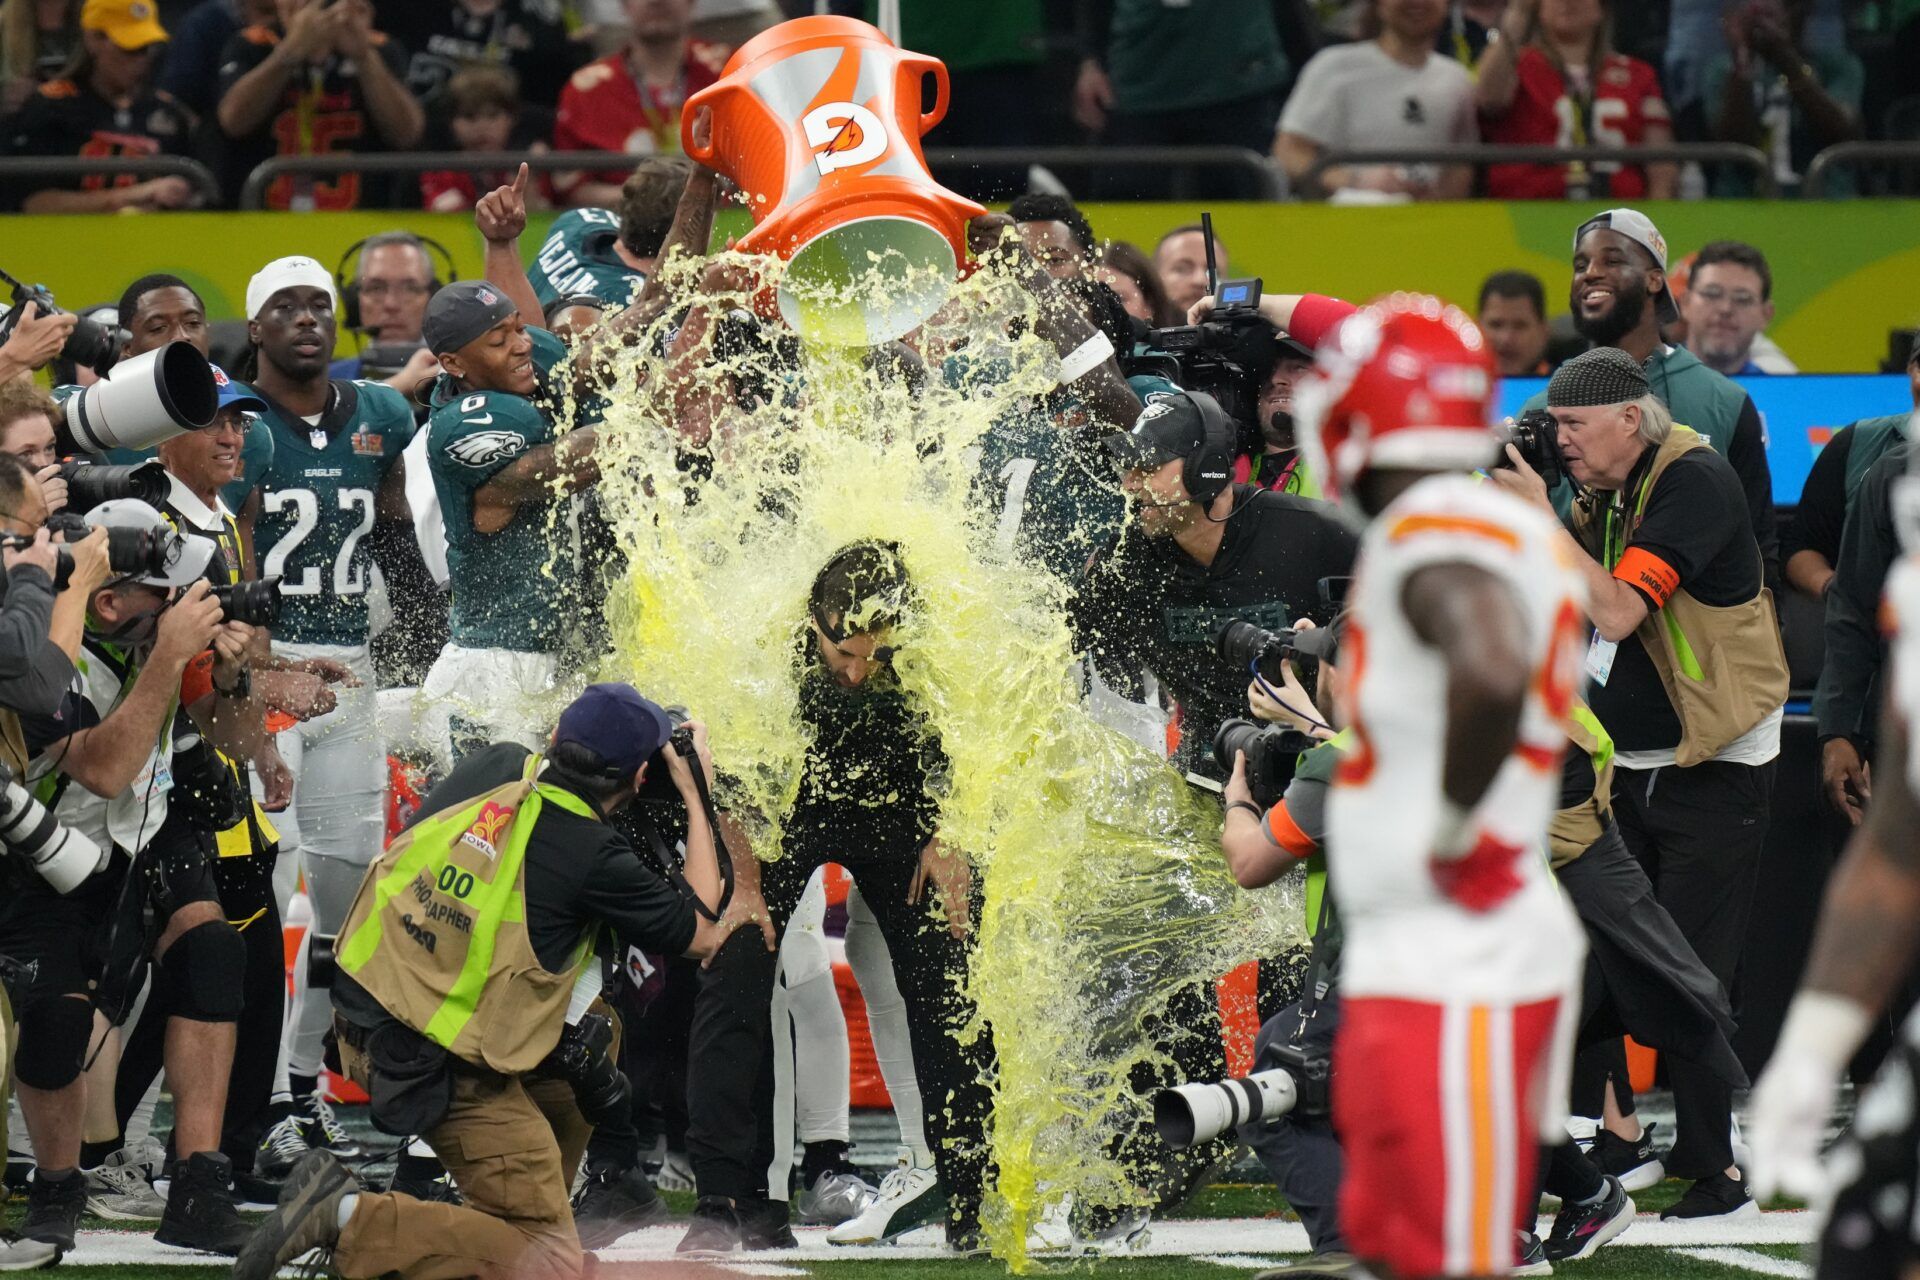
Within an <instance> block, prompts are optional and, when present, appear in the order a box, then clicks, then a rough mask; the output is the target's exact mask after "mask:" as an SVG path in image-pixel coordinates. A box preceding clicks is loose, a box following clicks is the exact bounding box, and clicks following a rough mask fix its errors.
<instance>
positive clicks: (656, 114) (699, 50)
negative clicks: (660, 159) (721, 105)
mask: <svg viewBox="0 0 1920 1280" xmlns="http://www.w3.org/2000/svg"><path fill="white" fill-rule="evenodd" d="M692 10H693V0H626V13H627V23H628V25H629V26H630V27H631V28H632V31H633V40H632V42H631V43H630V44H628V45H627V47H626V48H624V49H621V50H620V51H618V52H617V53H611V54H608V55H607V56H606V57H604V58H601V59H599V60H598V61H596V62H589V63H588V64H587V65H586V66H584V67H582V68H580V70H578V71H576V72H574V74H573V79H571V80H569V81H568V82H567V87H566V88H565V89H564V90H562V91H561V94H560V111H559V114H558V116H557V117H556V118H555V120H554V126H553V145H554V146H555V147H557V148H559V149H560V150H562V151H624V152H627V153H628V154H629V155H635V156H645V155H656V154H659V153H661V152H677V151H679V150H680V107H681V105H682V104H683V103H685V102H686V100H687V99H688V98H689V97H690V96H692V95H693V94H695V93H698V92H699V91H700V90H702V89H704V88H706V87H707V86H708V85H710V84H712V83H713V82H714V81H715V80H717V79H719V78H720V69H721V68H722V67H724V66H725V65H726V62H727V53H728V51H727V49H726V48H725V47H724V46H722V45H715V44H707V43H706V42H705V41H701V40H695V39H693V38H692V37H691V36H690V35H689V34H688V30H687V29H688V25H689V16H690V15H691V13H692ZM626 176H627V170H626V169H624V168H623V169H617V170H601V171H599V172H595V173H564V174H555V175H554V181H553V186H554V191H555V192H556V194H558V196H559V197H560V199H561V201H562V202H563V203H565V204H568V205H572V206H575V207H583V206H589V205H591V206H600V207H606V206H611V205H614V204H618V203H619V200H620V184H621V183H622V182H624V181H625V180H626Z"/></svg>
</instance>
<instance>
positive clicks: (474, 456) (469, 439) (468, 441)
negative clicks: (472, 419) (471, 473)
mask: <svg viewBox="0 0 1920 1280" xmlns="http://www.w3.org/2000/svg"><path fill="white" fill-rule="evenodd" d="M526 448H527V438H526V437H525V436H523V435H521V434H520V433H519V432H517V431H477V432H475V433H474V434H473V435H470V436H462V437H461V438H460V439H458V440H455V441H454V442H453V443H452V444H450V445H448V446H447V456H448V457H450V458H452V459H453V460H454V461H455V462H457V463H459V464H460V465H461V466H464V467H485V466H491V465H492V464H494V463H496V462H500V461H503V460H505V459H507V458H514V457H518V456H519V455H520V454H522V453H524V452H526Z"/></svg>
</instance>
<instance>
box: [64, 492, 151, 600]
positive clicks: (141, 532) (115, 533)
mask: <svg viewBox="0 0 1920 1280" xmlns="http://www.w3.org/2000/svg"><path fill="white" fill-rule="evenodd" d="M93 530H94V526H92V525H90V524H88V523H87V522H86V521H85V520H83V519H82V518H81V517H80V516H78V515H76V514H74V513H73V512H71V511H56V512H54V513H53V514H52V515H50V516H48V517H47V532H48V533H62V534H65V535H66V537H67V541H68V542H78V541H80V540H81V539H82V538H85V537H87V536H88V535H90V534H91V533H92V532H93ZM179 538H180V535H179V534H177V533H175V532H174V531H173V530H172V529H168V528H153V529H118V528H110V529H108V530H107V567H108V568H109V569H112V570H113V572H114V573H116V574H119V575H128V576H133V577H140V578H152V577H158V576H160V575H161V574H164V573H165V572H166V571H167V566H168V563H169V561H170V560H171V559H172V556H173V545H174V543H175V542H177V541H178V540H179ZM72 573H73V557H72V555H71V554H70V553H69V552H68V551H67V550H66V549H65V548H64V547H63V548H61V551H60V572H59V574H58V575H56V577H55V581H56V582H57V583H58V584H59V585H61V586H65V585H66V582H67V578H68V576H69V575H71V574H72Z"/></svg>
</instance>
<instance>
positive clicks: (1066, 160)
mask: <svg viewBox="0 0 1920 1280" xmlns="http://www.w3.org/2000/svg"><path fill="white" fill-rule="evenodd" d="M926 156H927V163H928V164H929V165H931V166H932V167H934V168H941V167H986V166H1008V165H1012V166H1017V167H1020V168H1025V167H1027V166H1029V165H1042V166H1045V167H1047V168H1050V169H1054V168H1057V169H1076V168H1077V169H1088V170H1094V169H1098V170H1112V169H1153V170H1156V171H1164V170H1166V169H1171V168H1184V169H1190V170H1191V169H1212V170H1219V171H1228V172H1233V173H1239V174H1244V175H1246V176H1247V178H1248V179H1249V180H1250V183H1251V186H1252V189H1253V191H1254V192H1255V193H1256V196H1257V198H1259V199H1264V200H1279V199H1283V198H1285V196H1286V183H1285V180H1284V179H1283V178H1282V177H1281V175H1280V174H1279V172H1278V171H1277V170H1276V169H1275V168H1274V167H1273V164H1272V162H1271V161H1269V160H1268V159H1267V158H1266V157H1265V156H1263V155H1261V154H1260V153H1259V152H1257V151H1249V150H1247V149H1246V148H1244V147H953V148H948V149H945V150H942V149H939V148H935V149H933V150H930V151H928V152H927V153H926ZM640 159H641V157H639V156H636V155H629V154H627V153H626V152H622V151H541V152H522V151H398V152H369V153H365V154H362V153H358V152H341V153H339V154H334V155H319V156H275V157H274V158H273V159H271V160H268V161H265V162H264V163H262V164H260V165H259V166H257V167H256V168H255V169H254V170H253V172H252V173H250V174H248V175H247V182H246V185H245V186H244V187H242V188H241V190H240V207H241V208H242V209H260V208H264V207H265V201H266V193H267V188H268V187H269V186H271V185H272V184H273V183H274V182H275V181H277V180H278V179H280V178H282V177H285V176H286V175H288V174H296V175H300V176H303V177H310V178H322V177H334V176H337V175H339V174H343V173H360V174H375V173H377V174H396V173H397V174H409V175H418V174H422V173H430V172H432V171H434V170H439V169H451V170H453V171H455V172H456V173H490V172H497V171H500V170H507V169H513V168H516V167H517V166H518V165H519V164H520V162H521V161H522V160H524V161H526V162H527V164H528V166H529V167H531V168H532V169H533V170H534V171H535V172H536V173H551V172H554V171H557V170H566V171H571V170H577V169H578V170H587V171H589V172H593V171H599V170H621V171H625V170H629V169H632V168H633V166H634V165H635V164H636V163H637V162H638V161H639V160H640Z"/></svg>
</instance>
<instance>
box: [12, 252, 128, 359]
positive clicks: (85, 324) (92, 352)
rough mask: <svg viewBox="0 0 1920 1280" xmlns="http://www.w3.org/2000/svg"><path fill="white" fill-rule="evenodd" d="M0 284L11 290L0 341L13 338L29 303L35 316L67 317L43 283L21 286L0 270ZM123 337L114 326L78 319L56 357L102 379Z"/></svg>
mask: <svg viewBox="0 0 1920 1280" xmlns="http://www.w3.org/2000/svg"><path fill="white" fill-rule="evenodd" d="M0 283H4V284H6V285H8V286H10V287H11V288H12V289H13V310H11V311H9V312H8V313H7V316H6V318H5V319H4V320H0V342H5V341H6V340H7V339H8V338H10V337H12V336H13V331H14V328H15V327H16V326H17V325H19V323H20V320H21V317H22V316H23V315H24V314H25V308H26V304H27V303H29V302H31V303H33V310H34V314H35V315H36V316H59V315H65V314H67V313H66V311H65V310H64V309H63V308H61V307H59V306H56V305H55V304H54V301H53V294H52V292H51V291H50V290H48V288H47V286H45V285H43V284H25V283H23V282H21V281H19V280H16V279H14V278H13V277H12V276H10V275H8V274H7V273H6V272H4V271H0ZM124 338H125V335H123V334H122V333H121V332H120V330H119V329H118V327H109V326H107V325H104V324H101V323H100V322H99V321H97V320H89V319H87V318H86V317H85V316H81V317H80V319H79V322H78V323H77V324H75V325H74V326H73V332H72V333H69V334H68V335H67V341H66V345H65V346H63V347H61V348H60V356H59V358H60V359H62V360H71V361H73V362H74V363H75V364H77V365H85V366H86V367H87V368H89V369H91V370H93V371H94V372H95V373H97V374H99V375H100V376H101V377H103V378H104V377H106V376H107V371H108V370H109V369H111V368H113V366H114V365H115V364H116V363H118V362H119V359H120V347H121V345H122V344H123V342H124Z"/></svg>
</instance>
